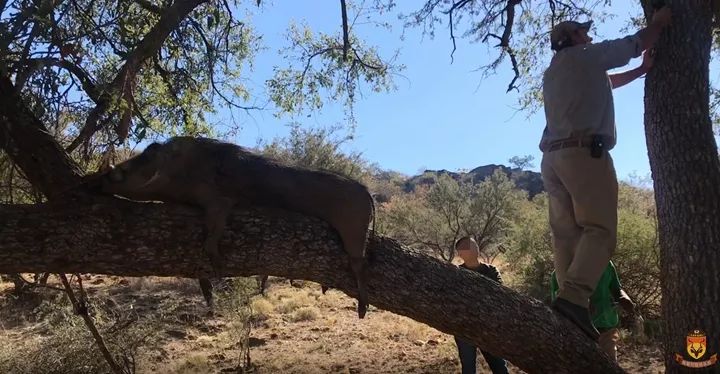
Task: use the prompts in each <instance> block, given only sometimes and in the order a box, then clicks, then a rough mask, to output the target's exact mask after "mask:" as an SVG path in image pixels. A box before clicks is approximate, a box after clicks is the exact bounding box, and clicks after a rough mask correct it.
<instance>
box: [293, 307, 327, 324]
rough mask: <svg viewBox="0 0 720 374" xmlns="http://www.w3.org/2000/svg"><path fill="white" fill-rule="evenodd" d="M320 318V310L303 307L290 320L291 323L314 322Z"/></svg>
mask: <svg viewBox="0 0 720 374" xmlns="http://www.w3.org/2000/svg"><path fill="white" fill-rule="evenodd" d="M319 317H320V310H319V309H318V308H316V307H314V306H304V307H302V308H299V309H298V310H296V311H295V312H294V313H293V314H292V316H291V317H290V320H291V321H293V322H307V321H314V320H316V319H318V318H319Z"/></svg>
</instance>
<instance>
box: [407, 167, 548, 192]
mask: <svg viewBox="0 0 720 374" xmlns="http://www.w3.org/2000/svg"><path fill="white" fill-rule="evenodd" d="M496 169H500V170H502V171H503V173H505V175H507V176H508V178H510V180H512V181H513V182H515V185H516V186H517V187H518V188H521V189H523V190H525V191H527V192H528V195H529V196H530V197H533V196H535V195H537V194H538V193H541V192H543V191H544V187H543V182H542V178H541V176H540V173H537V172H534V171H528V170H522V169H519V168H514V169H513V168H509V167H507V166H505V165H494V164H491V165H485V166H480V167H477V168H475V169H472V170H470V171H468V172H452V171H448V170H444V169H443V170H425V171H424V172H423V173H422V174H420V175H416V176H413V177H410V178H409V179H407V180H406V181H405V191H407V192H410V191H413V190H414V189H415V187H416V186H423V185H432V184H433V183H435V179H436V178H437V177H439V176H441V175H449V176H450V177H452V178H453V179H455V180H457V181H472V183H473V184H477V183H480V182H482V181H483V180H485V178H487V177H489V176H490V175H492V173H494V172H495V170H496Z"/></svg>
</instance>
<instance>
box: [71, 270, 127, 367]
mask: <svg viewBox="0 0 720 374" xmlns="http://www.w3.org/2000/svg"><path fill="white" fill-rule="evenodd" d="M58 276H59V277H60V280H61V281H62V283H63V286H65V292H66V294H67V296H68V299H70V302H71V303H72V305H73V308H74V309H75V313H77V314H79V315H80V316H81V317H82V319H83V321H85V325H86V326H87V328H88V330H90V333H91V334H92V335H93V337H94V338H95V342H96V343H97V345H98V348H99V349H100V352H101V353H102V355H103V357H105V360H106V361H107V363H108V365H110V369H112V371H113V373H115V374H123V371H122V369H121V368H120V366H118V365H117V363H115V360H114V359H113V357H112V355H111V354H110V351H108V349H107V346H106V345H105V342H104V341H103V338H102V336H101V335H100V333H99V332H98V330H97V328H96V327H95V323H94V322H93V320H92V318H90V315H89V314H88V310H87V303H86V298H85V291H84V290H83V288H82V282H81V281H80V276H78V277H77V278H78V285H79V286H80V296H81V299H80V300H78V299H77V298H76V297H75V293H74V292H73V290H72V287H71V286H70V282H68V279H67V277H66V276H65V274H58Z"/></svg>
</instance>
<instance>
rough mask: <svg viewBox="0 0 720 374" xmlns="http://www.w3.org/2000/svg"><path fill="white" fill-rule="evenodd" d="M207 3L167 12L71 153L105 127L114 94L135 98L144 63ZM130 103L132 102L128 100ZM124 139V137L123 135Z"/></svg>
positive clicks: (195, 1)
mask: <svg viewBox="0 0 720 374" xmlns="http://www.w3.org/2000/svg"><path fill="white" fill-rule="evenodd" d="M206 1H207V0H178V1H176V2H175V3H173V5H171V6H170V7H169V8H167V10H165V11H164V12H163V14H162V16H161V17H160V20H159V21H158V22H157V23H156V24H155V26H153V28H152V29H151V30H150V31H149V32H148V33H147V34H146V35H145V36H144V37H143V39H142V40H141V41H140V43H138V45H137V47H136V48H135V49H134V50H133V51H132V52H130V53H129V54H128V55H127V58H126V60H125V64H124V65H123V66H122V67H121V68H120V71H119V72H118V74H117V75H116V76H115V78H114V79H113V81H112V82H111V83H110V85H109V88H108V90H106V91H105V92H103V93H102V95H101V96H100V100H99V101H100V102H99V103H98V104H97V105H96V106H95V108H93V110H92V111H91V112H90V114H89V115H88V118H87V120H86V121H85V126H83V128H82V129H81V130H80V134H79V135H78V137H77V138H75V140H73V141H72V143H70V146H69V147H68V149H67V151H68V152H72V151H73V150H75V149H76V148H77V147H78V146H79V145H80V144H83V143H85V142H87V141H88V140H89V139H90V137H91V136H93V135H94V134H95V133H96V132H97V131H98V130H99V129H100V128H101V126H98V121H99V120H100V117H101V116H102V115H103V114H105V112H106V111H107V110H108V109H110V105H111V103H112V98H113V94H114V93H115V92H117V91H119V92H120V94H121V95H122V96H123V97H124V98H125V99H126V100H127V98H128V97H129V96H130V95H132V93H131V87H132V85H133V84H134V81H135V76H136V74H137V72H138V70H139V69H140V66H141V64H142V62H143V61H145V60H146V59H147V58H149V57H150V56H152V55H154V54H155V53H156V52H157V51H158V50H159V49H160V48H161V47H162V45H163V43H164V41H165V39H166V38H167V37H168V36H169V35H170V33H171V32H172V31H173V30H175V29H176V28H177V27H178V26H179V25H180V23H181V22H182V21H183V20H185V18H186V17H187V16H188V15H189V14H190V13H191V12H192V11H193V10H194V9H195V8H196V7H197V6H199V5H200V4H202V3H205V2H206ZM127 101H129V100H127ZM119 135H120V134H119Z"/></svg>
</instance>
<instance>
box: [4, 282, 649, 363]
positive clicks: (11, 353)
mask: <svg viewBox="0 0 720 374" xmlns="http://www.w3.org/2000/svg"><path fill="white" fill-rule="evenodd" d="M102 279H104V281H102V282H101V281H100V279H98V277H94V276H93V277H92V279H91V280H88V281H86V284H87V285H88V288H89V292H90V294H91V298H92V299H93V300H94V301H96V304H95V305H97V306H98V309H97V310H98V312H99V313H100V314H99V315H98V318H99V319H100V323H99V324H98V326H99V327H101V329H102V331H103V333H104V334H106V336H107V341H108V344H109V345H110V346H111V348H112V349H113V350H114V352H119V351H118V350H120V349H125V348H128V347H129V346H130V345H131V344H130V342H131V341H132V338H133V337H142V336H141V335H134V334H135V333H138V334H139V333H144V332H153V334H154V335H153V337H151V338H146V339H145V340H140V343H138V344H140V345H139V347H140V351H141V352H142V353H143V354H142V355H138V356H137V360H138V361H137V372H138V373H179V374H197V373H219V372H235V371H233V369H234V368H237V367H238V365H239V364H240V363H241V362H242V350H241V346H242V345H243V344H245V341H244V340H243V339H242V335H243V334H244V333H245V330H244V329H245V324H244V322H245V321H246V320H245V319H246V318H248V315H247V314H245V309H243V307H242V305H241V304H242V302H241V301H240V300H239V299H238V294H234V293H233V292H234V291H233V292H228V293H226V294H224V295H220V296H219V297H218V302H219V304H220V305H218V309H217V310H216V312H215V314H213V315H208V314H206V313H207V309H206V308H205V307H204V305H203V304H204V302H203V300H202V297H201V295H200V292H199V288H198V287H197V284H196V281H195V280H192V279H177V278H156V277H149V278H144V279H143V278H134V279H130V278H128V279H127V280H125V279H123V278H117V277H102ZM244 283H247V284H246V285H248V286H250V285H252V282H249V281H247V282H244ZM244 283H243V282H241V281H238V283H237V284H240V285H242V284H244ZM3 286H4V285H3ZM63 300H64V296H63V295H62V294H54V293H48V294H42V295H40V296H37V297H36V299H33V300H31V301H25V302H22V303H21V302H19V301H14V299H11V297H10V296H9V295H8V294H7V292H5V293H3V292H2V291H0V321H2V324H3V326H4V329H0V372H2V373H6V372H7V373H25V372H27V373H32V372H49V371H52V370H59V372H68V373H86V372H87V373H90V372H107V370H106V368H105V367H104V366H103V365H104V362H103V361H102V358H100V356H99V355H97V352H96V351H95V350H94V348H93V342H92V340H91V339H88V337H87V333H86V331H85V328H84V326H83V325H82V323H76V322H77V321H76V319H75V318H76V317H74V316H73V315H72V311H71V310H69V309H67V304H66V302H65V301H63ZM246 300H247V299H246ZM249 302H250V308H247V309H248V310H252V316H251V317H250V320H251V321H253V324H252V326H251V327H252V328H251V330H250V331H251V335H250V336H251V338H250V340H249V341H248V342H247V343H249V345H250V347H251V350H250V352H251V357H252V361H253V363H254V364H255V365H256V368H255V371H254V372H255V373H258V374H264V373H277V372H282V373H317V372H321V373H322V372H333V373H338V372H339V373H355V372H363V373H396V372H402V373H440V374H450V373H453V374H455V373H458V372H459V364H458V360H457V351H456V347H455V343H454V340H453V338H452V336H449V335H446V334H443V333H440V332H438V331H437V330H435V329H433V328H431V327H429V326H427V325H425V324H422V323H418V322H415V321H413V320H411V319H409V318H406V317H402V316H398V315H395V314H393V313H389V312H386V311H382V310H377V309H375V308H373V309H372V310H371V311H370V312H369V313H368V315H367V317H366V318H365V319H363V320H359V319H358V318H357V311H356V309H355V300H354V299H352V298H350V297H347V296H346V295H345V294H344V293H342V292H340V291H337V290H331V291H329V292H328V293H327V294H326V295H322V294H321V293H320V291H319V286H317V285H316V284H313V283H310V282H307V283H306V285H305V287H302V288H295V287H291V286H290V285H289V284H288V283H287V282H283V281H277V282H275V283H273V285H272V287H269V288H268V289H267V297H260V296H254V297H253V298H251V299H249ZM120 311H125V312H127V311H132V312H133V313H134V314H132V315H134V316H135V318H136V319H131V318H130V319H125V320H122V321H126V322H128V323H129V326H131V327H132V328H133V330H132V331H134V333H130V332H131V331H128V332H126V333H125V335H126V336H127V338H122V336H121V334H120V333H117V332H113V333H110V332H109V328H110V327H111V326H113V325H115V322H114V319H116V314H117V313H119V312H120ZM11 316H12V317H13V318H14V320H12V321H14V322H12V323H11V322H10V321H11V319H10V318H9V317H11ZM67 321H71V322H72V321H75V322H72V323H68V322H67ZM122 323H124V322H121V324H122ZM638 343H639V342H638V341H635V340H633V338H632V337H628V336H626V335H625V334H623V342H622V346H621V348H620V352H621V355H620V360H621V364H622V366H623V367H624V368H626V369H627V371H628V372H629V373H644V372H653V373H654V372H657V370H655V369H657V367H658V365H660V366H659V367H661V360H660V359H659V358H661V355H662V353H661V352H660V351H659V350H657V349H655V348H653V347H651V346H645V347H639V346H638ZM478 362H479V364H480V365H481V368H479V372H488V371H487V366H486V365H485V364H484V361H483V360H482V358H481V359H479V361H478ZM83 368H85V369H83ZM510 372H511V373H520V371H519V370H517V368H515V367H511V369H510Z"/></svg>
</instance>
